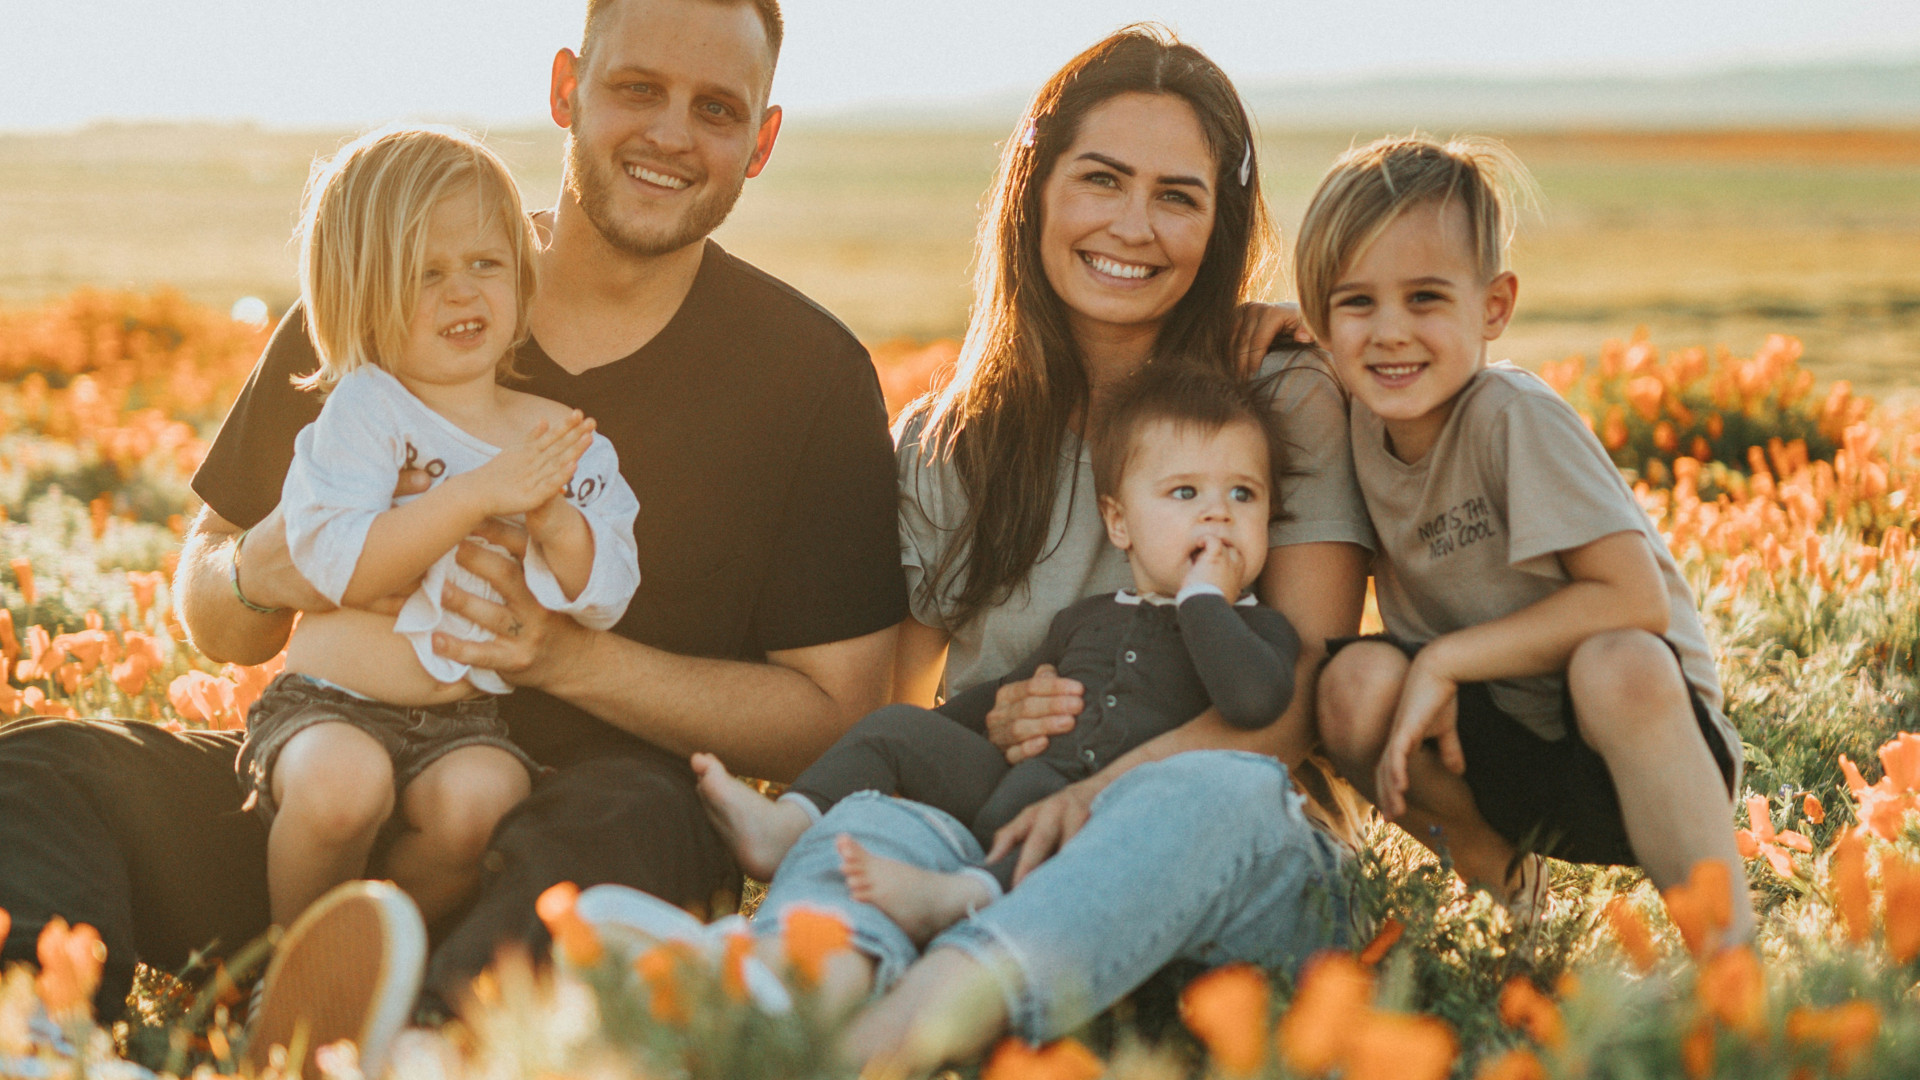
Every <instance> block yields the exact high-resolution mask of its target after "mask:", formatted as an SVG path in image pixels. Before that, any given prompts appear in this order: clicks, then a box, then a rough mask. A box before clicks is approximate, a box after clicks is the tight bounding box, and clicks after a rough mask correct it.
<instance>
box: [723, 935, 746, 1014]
mask: <svg viewBox="0 0 1920 1080" xmlns="http://www.w3.org/2000/svg"><path fill="white" fill-rule="evenodd" d="M753 945H754V941H753V935H752V934H728V935H727V954H726V957H725V958H724V959H722V960H721V962H720V989H721V990H723V991H725V992H726V995H727V997H728V999H729V1000H732V1001H737V1002H743V1001H746V1000H747V958H748V957H750V956H752V955H753Z"/></svg>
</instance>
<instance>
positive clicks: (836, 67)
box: [0, 0, 1920, 130]
mask: <svg viewBox="0 0 1920 1080" xmlns="http://www.w3.org/2000/svg"><path fill="white" fill-rule="evenodd" d="M583 9H584V0H187V2H185V3H165V2H160V3H156V2H154V0H0V28H4V29H0V130H44V129H50V128H52V129H57V128H67V127H74V126H77V125H81V124H85V123H88V122H91V121H95V120H143V119H161V120H254V121H257V122H260V123H262V124H266V125H270V126H277V127H357V126H364V125H368V124H373V123H378V122H382V121H385V120H390V119H395V118H399V117H408V118H433V119H450V120H460V121H466V122H473V123H482V124H509V123H519V122H526V121H533V120H537V119H539V118H541V117H543V116H544V114H545V113H544V109H545V94H546V77H547V69H548V63H549V60H550V59H551V57H552V55H553V51H554V50H555V49H556V48H558V47H560V46H563V45H571V44H574V43H575V42H576V41H577V39H578V35H579V25H580V16H581V12H582V10H583ZM785 11H786V18H787V26H788V31H787V44H786V50H785V52H784V54H783V55H782V58H781V64H780V72H779V75H778V76H777V78H776V80H775V85H774V97H775V100H777V101H779V102H780V103H782V104H783V105H785V106H786V107H787V109H788V110H789V114H790V116H793V117H798V116H805V115H808V114H814V115H819V114H823V113H827V112H830V111H834V110H842V109H847V108H850V107H853V106H860V105H869V104H873V103H886V102H900V101H932V102H938V101H964V100H967V99H971V98H979V97H981V96H984V95H990V94H1006V93H1009V92H1012V93H1019V94H1024V93H1025V92H1027V91H1029V90H1031V89H1032V88H1033V87H1034V86H1036V85H1038V84H1039V83H1040V81H1041V80H1042V79H1044V78H1045V77H1046V75H1047V74H1048V73H1049V72H1051V71H1052V70H1053V69H1055V68H1056V67H1058V66H1059V65H1060V64H1061V63H1062V62H1064V61H1065V60H1066V59H1067V58H1068V57H1070V56H1072V55H1073V54H1074V53H1075V52H1077V51H1078V50H1080V49H1081V48H1083V47H1085V46H1086V45H1087V44H1089V43H1091V42H1092V41H1094V40H1095V39H1097V38H1098V37H1100V36H1101V35H1102V34H1104V33H1106V32H1108V31H1110V30H1112V29H1113V28H1115V27H1117V26H1119V25H1121V24H1123V23H1126V22H1129V21H1132V20H1135V19H1158V20H1161V21H1164V22H1167V23H1169V24H1171V25H1172V26H1173V27H1174V28H1175V29H1176V30H1178V31H1179V32H1180V33H1181V34H1182V36H1183V37H1184V38H1186V40H1188V41H1190V42H1192V43H1193V44H1195V45H1197V46H1199V47H1200V48H1201V49H1203V50H1205V51H1206V52H1208V53H1209V54H1210V55H1211V56H1213V57H1214V59H1215V60H1217V61H1218V62H1219V63H1220V64H1221V65H1222V66H1223V67H1224V68H1226V70H1227V71H1228V73H1229V74H1230V75H1232V76H1233V77H1234V78H1235V79H1236V80H1238V81H1241V82H1243V83H1245V82H1248V81H1257V80H1262V79H1289V78H1294V79H1297V78H1303V77H1336V78H1337V77H1350V76H1358V75H1372V74H1382V73H1386V74H1421V73H1432V72H1455V73H1457V72H1469V73H1472V72H1482V73H1492V74H1521V73H1524V74H1542V73H1553V72H1566V73H1569V74H1581V75H1590V74H1594V73H1596V72H1606V71H1610V70H1621V71H1629V72H1632V73H1634V74H1645V73H1660V72H1682V71H1698V70H1699V69H1701V68H1714V67H1726V66H1734V65H1749V64H1775V63H1783V62H1794V61H1801V60H1810V59H1831V58H1854V57H1879V58H1886V59H1896V58H1900V59H1910V58H1913V57H1916V56H1920V3H1916V2H1914V0H1818V2H1810V0H1735V2H1727V0H1609V2H1606V3H1593V2H1591V0H1581V2H1578V3H1569V2H1562V0H788V2H787V3H786V4H785Z"/></svg>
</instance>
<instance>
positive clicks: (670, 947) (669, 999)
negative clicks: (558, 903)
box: [576, 916, 693, 1026]
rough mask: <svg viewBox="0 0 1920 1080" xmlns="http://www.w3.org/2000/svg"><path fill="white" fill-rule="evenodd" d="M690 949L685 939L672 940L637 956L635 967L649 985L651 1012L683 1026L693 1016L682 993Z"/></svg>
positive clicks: (669, 1022) (662, 1019)
mask: <svg viewBox="0 0 1920 1080" xmlns="http://www.w3.org/2000/svg"><path fill="white" fill-rule="evenodd" d="M577 917H578V916H576V918H577ZM689 949H690V946H688V945H686V944H685V943H683V942H677V941H670V942H667V943H666V944H663V945H656V946H654V947H653V948H651V949H648V950H647V951H646V952H643V953H641V954H640V955H639V956H638V957H636V958H634V961H633V970H634V971H636V972H638V973H639V975H640V979H641V981H643V982H645V983H646V984H647V990H648V997H647V1011H648V1012H650V1013H652V1014H653V1018H654V1019H655V1020H658V1021H660V1022H661V1023H665V1024H673V1025H676V1026H679V1025H684V1024H686V1023H687V1022H688V1021H689V1020H691V1019H693V1016H692V1014H691V1013H689V1012H688V1011H687V1001H686V997H685V995H683V994H682V993H681V992H680V965H681V963H682V962H683V961H684V960H685V959H686V957H687V952H688V950H689Z"/></svg>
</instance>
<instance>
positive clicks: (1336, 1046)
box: [1277, 952, 1373, 1076]
mask: <svg viewBox="0 0 1920 1080" xmlns="http://www.w3.org/2000/svg"><path fill="white" fill-rule="evenodd" d="M1372 1006H1373V975H1372V973H1371V972H1370V971H1368V970H1367V968H1366V967H1365V966H1364V965H1362V964H1361V963H1360V961H1358V960H1356V959H1354V958H1353V956H1351V955H1350V954H1347V953H1343V952H1325V953H1321V954H1320V955H1319V956H1317V957H1315V958H1314V959H1312V960H1309V961H1308V962H1307V966H1306V969H1305V970H1304V971H1303V972H1302V973H1301V976H1300V990H1299V992H1298V993H1296V994H1294V996H1293V1003H1292V1004H1291V1005H1289V1006H1288V1007H1287V1013H1286V1015H1285V1016H1283V1017H1281V1019H1280V1028H1279V1031H1278V1033H1277V1038H1278V1040H1279V1045H1280V1057H1281V1059H1282V1060H1284V1061H1285V1062H1286V1063H1287V1067H1288V1068H1290V1069H1292V1070H1294V1071H1295V1072H1303V1073H1307V1074H1309V1075H1315V1076H1317V1075H1319V1074H1320V1073H1323V1072H1325V1071H1327V1069H1329V1068H1331V1067H1333V1065H1334V1064H1335V1063H1337V1062H1339V1061H1341V1060H1342V1059H1343V1058H1344V1057H1345V1055H1346V1051H1347V1047H1348V1044H1349V1043H1351V1042H1352V1040H1353V1036H1354V1031H1355V1029H1356V1028H1357V1027H1358V1025H1359V1023H1360V1022H1361V1021H1362V1020H1363V1019H1365V1017H1366V1016H1367V1014H1368V1012H1370V1011H1371V1009H1372Z"/></svg>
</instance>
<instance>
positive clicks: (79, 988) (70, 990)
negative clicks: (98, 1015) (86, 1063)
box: [34, 915, 107, 1019]
mask: <svg viewBox="0 0 1920 1080" xmlns="http://www.w3.org/2000/svg"><path fill="white" fill-rule="evenodd" d="M36 951H37V953H38V957H39V960H40V975H39V978H38V979H36V980H35V982H34V988H35V989H36V990H37V991H38V992H39V995H40V1003H41V1004H42V1005H44V1006H46V1009H47V1012H48V1013H49V1014H50V1015H52V1016H54V1017H55V1018H56V1019H58V1018H64V1017H71V1016H74V1015H76V1014H82V1015H87V1016H91V1015H93V991H94V989H95V988H96V987H98V986H99V985H100V967H101V965H102V964H104V963H105V962H106V959H107V947H106V946H105V945H104V944H102V943H101V941H100V933H99V931H97V930H95V929H94V928H93V927H91V926H88V925H87V924H86V923H81V924H80V925H78V926H73V927H69V926H68V925H67V920H65V919H62V918H61V917H59V916H58V915H56V916H54V917H53V918H52V920H50V921H49V922H48V923H47V925H46V926H44V927H42V928H41V930H40V940H39V943H38V945H37V946H36Z"/></svg>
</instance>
